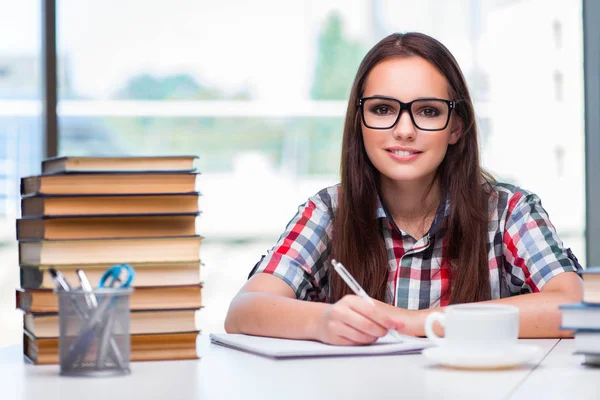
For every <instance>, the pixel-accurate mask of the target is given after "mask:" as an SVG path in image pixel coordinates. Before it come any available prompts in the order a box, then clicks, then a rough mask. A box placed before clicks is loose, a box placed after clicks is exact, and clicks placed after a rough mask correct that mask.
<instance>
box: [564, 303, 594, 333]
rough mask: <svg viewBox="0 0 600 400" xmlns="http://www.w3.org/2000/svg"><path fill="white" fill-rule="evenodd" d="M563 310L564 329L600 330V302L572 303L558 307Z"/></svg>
mask: <svg viewBox="0 0 600 400" xmlns="http://www.w3.org/2000/svg"><path fill="white" fill-rule="evenodd" d="M558 308H559V309H560V310H561V311H562V325H561V329H564V330H569V331H572V330H578V329H598V330H600V304H590V303H585V302H582V303H572V304H563V305H561V306H560V307H558Z"/></svg>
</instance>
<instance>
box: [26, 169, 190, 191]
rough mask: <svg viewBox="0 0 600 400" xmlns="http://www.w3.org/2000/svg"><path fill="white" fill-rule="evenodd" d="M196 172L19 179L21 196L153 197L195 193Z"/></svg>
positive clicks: (64, 175) (118, 173) (105, 174)
mask: <svg viewBox="0 0 600 400" xmlns="http://www.w3.org/2000/svg"><path fill="white" fill-rule="evenodd" d="M196 176H197V173H196V172H170V173H167V172H162V173H158V172H136V173H130V172H120V171H115V172H107V173H81V174H63V175H38V176H29V177H26V178H22V179H21V195H22V196H23V197H27V196H36V195H44V194H50V195H77V194H156V193H186V192H195V191H196Z"/></svg>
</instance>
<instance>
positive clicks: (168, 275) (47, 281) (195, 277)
mask: <svg viewBox="0 0 600 400" xmlns="http://www.w3.org/2000/svg"><path fill="white" fill-rule="evenodd" d="M113 265H114V264H92V265H81V264H74V265H63V266H61V268H60V272H61V273H62V274H63V275H64V277H65V279H66V280H67V282H70V283H72V284H76V283H77V282H79V277H78V276H77V269H82V270H84V271H85V274H86V275H87V277H88V279H89V281H90V283H91V284H92V286H94V287H96V286H98V284H99V282H100V277H101V276H102V274H103V273H104V272H105V271H106V270H107V269H108V268H110V267H112V266H113ZM130 265H131V266H132V267H133V268H134V269H135V280H134V287H144V286H177V285H199V284H200V283H201V281H200V261H194V262H180V263H132V264H130ZM20 277H21V287H22V288H24V289H54V288H55V287H56V286H55V284H54V282H53V280H52V275H51V274H50V272H49V267H48V266H45V267H44V266H42V267H39V266H38V267H36V266H29V267H20Z"/></svg>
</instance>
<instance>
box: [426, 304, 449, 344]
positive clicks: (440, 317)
mask: <svg viewBox="0 0 600 400" xmlns="http://www.w3.org/2000/svg"><path fill="white" fill-rule="evenodd" d="M445 320H446V316H445V315H444V313H441V312H438V311H434V312H432V313H429V315H427V318H425V336H427V338H429V339H430V340H431V341H432V342H434V343H436V344H438V345H442V344H444V341H445V340H444V338H442V337H440V336H438V335H436V334H435V332H434V331H433V324H434V323H435V321H437V322H439V323H440V325H442V326H445V324H444V322H445Z"/></svg>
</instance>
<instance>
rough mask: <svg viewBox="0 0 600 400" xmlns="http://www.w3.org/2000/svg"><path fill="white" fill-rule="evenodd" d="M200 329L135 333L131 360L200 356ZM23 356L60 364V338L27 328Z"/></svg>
mask: <svg viewBox="0 0 600 400" xmlns="http://www.w3.org/2000/svg"><path fill="white" fill-rule="evenodd" d="M198 333H200V332H199V331H193V332H178V333H167V334H164V333H159V334H148V335H131V355H130V357H129V359H130V360H131V361H163V360H193V359H197V358H198V355H197V353H196V338H197V337H198ZM23 355H24V356H25V358H26V359H28V360H29V361H31V362H32V363H34V364H58V338H36V337H35V336H33V335H32V334H31V333H30V332H27V331H26V330H25V331H23Z"/></svg>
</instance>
